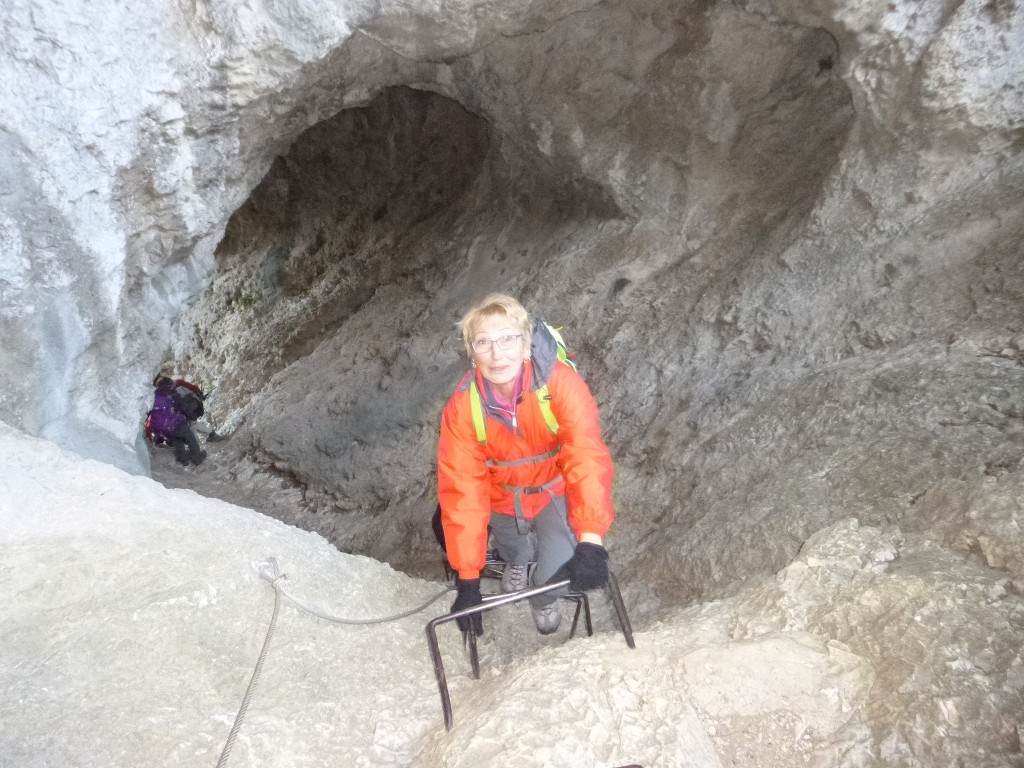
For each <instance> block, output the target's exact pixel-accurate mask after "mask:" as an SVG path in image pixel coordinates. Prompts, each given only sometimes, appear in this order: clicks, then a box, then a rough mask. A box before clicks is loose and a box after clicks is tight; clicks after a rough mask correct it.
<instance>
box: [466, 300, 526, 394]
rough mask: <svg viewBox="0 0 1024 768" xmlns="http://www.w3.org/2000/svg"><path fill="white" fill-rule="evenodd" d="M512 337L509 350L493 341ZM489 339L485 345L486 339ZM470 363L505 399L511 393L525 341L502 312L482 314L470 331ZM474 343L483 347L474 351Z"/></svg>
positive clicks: (519, 367)
mask: <svg viewBox="0 0 1024 768" xmlns="http://www.w3.org/2000/svg"><path fill="white" fill-rule="evenodd" d="M509 336H511V337H514V341H513V343H512V346H511V348H510V349H501V348H500V347H499V346H498V344H496V343H494V342H495V341H496V340H497V339H502V338H503V337H509ZM488 341H489V342H491V343H490V344H488V343H487V342H488ZM471 343H472V344H473V362H474V363H476V367H477V368H478V369H479V370H480V374H481V375H482V376H483V377H484V378H485V379H486V380H487V381H488V382H490V384H491V386H492V387H494V389H495V391H496V392H497V393H498V394H499V395H500V396H501V397H503V398H505V399H506V400H511V399H512V398H513V397H514V396H515V387H516V379H517V378H518V377H519V371H521V370H522V368H523V360H525V359H526V340H525V337H524V335H523V333H522V331H520V330H519V329H518V328H516V327H515V325H513V324H512V322H511V321H510V320H509V319H508V318H507V317H506V316H505V315H485V316H484V317H482V318H480V322H479V323H477V325H476V328H475V329H474V331H473V336H472V340H471ZM477 346H481V347H483V350H482V351H481V350H478V349H477Z"/></svg>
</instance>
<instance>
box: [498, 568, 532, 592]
mask: <svg viewBox="0 0 1024 768" xmlns="http://www.w3.org/2000/svg"><path fill="white" fill-rule="evenodd" d="M529 583H530V566H528V565H506V566H505V571H504V572H503V573H502V574H501V591H502V592H518V591H519V590H520V589H526V587H527V586H528V585H529Z"/></svg>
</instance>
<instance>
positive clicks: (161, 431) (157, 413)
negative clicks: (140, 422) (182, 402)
mask: <svg viewBox="0 0 1024 768" xmlns="http://www.w3.org/2000/svg"><path fill="white" fill-rule="evenodd" d="M149 415H150V418H151V421H150V429H151V430H152V432H153V434H154V435H157V436H159V437H169V436H170V435H173V434H174V432H175V431H176V430H177V429H178V427H180V426H181V425H182V424H184V423H185V421H186V419H185V415H184V414H183V413H181V412H180V411H178V409H177V408H175V407H174V398H172V397H171V396H170V395H168V394H163V393H162V392H157V393H156V396H155V397H154V398H153V409H152V410H151V411H150V412H149Z"/></svg>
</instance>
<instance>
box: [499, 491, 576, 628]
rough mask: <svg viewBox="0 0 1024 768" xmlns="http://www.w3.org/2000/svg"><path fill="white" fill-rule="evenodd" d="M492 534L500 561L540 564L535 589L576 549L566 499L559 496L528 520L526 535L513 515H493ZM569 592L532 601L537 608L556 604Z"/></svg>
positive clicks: (537, 568)
mask: <svg viewBox="0 0 1024 768" xmlns="http://www.w3.org/2000/svg"><path fill="white" fill-rule="evenodd" d="M491 535H492V536H493V537H494V543H495V544H496V545H497V547H498V554H499V555H501V559H502V560H504V561H505V562H506V563H509V564H510V565H526V564H527V563H534V562H535V563H537V566H536V567H535V568H534V570H533V579H532V581H533V584H532V586H540V585H541V584H543V583H544V582H546V581H547V580H548V579H549V578H551V576H552V575H554V573H555V571H557V570H558V569H559V568H561V567H562V566H563V565H565V563H566V561H568V559H569V558H570V557H572V553H573V552H574V551H575V549H576V534H575V533H573V530H572V528H570V527H569V518H568V514H567V511H566V506H565V496H556V497H555V498H554V499H552V500H551V503H550V504H548V505H547V506H546V507H544V509H542V510H541V511H540V514H538V515H537V516H536V517H535V518H533V520H528V521H526V532H525V533H520V532H519V528H518V526H517V525H516V519H515V518H514V517H513V516H512V515H500V514H498V513H496V512H492V513H491ZM565 591H566V590H558V591H557V592H548V593H546V594H543V595H540V596H538V597H533V598H530V604H531V605H532V606H533V607H534V608H543V607H544V606H546V605H550V604H551V603H552V602H554V601H555V600H556V599H557V597H558V595H563V594H565Z"/></svg>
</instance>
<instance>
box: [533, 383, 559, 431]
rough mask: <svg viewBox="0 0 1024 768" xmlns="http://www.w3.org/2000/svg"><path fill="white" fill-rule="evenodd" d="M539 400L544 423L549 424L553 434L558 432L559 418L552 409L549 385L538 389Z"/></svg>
mask: <svg viewBox="0 0 1024 768" xmlns="http://www.w3.org/2000/svg"><path fill="white" fill-rule="evenodd" d="M537 402H538V403H539V404H540V412H541V415H543V416H544V423H545V424H547V425H548V429H550V430H551V434H552V435H557V434H558V419H556V418H555V414H554V412H552V410H551V395H550V394H548V385H547V384H545V385H544V386H543V387H541V388H540V389H538V390H537Z"/></svg>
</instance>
